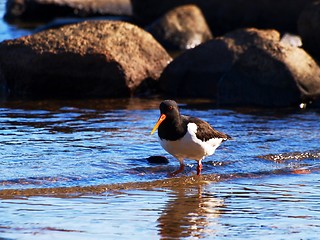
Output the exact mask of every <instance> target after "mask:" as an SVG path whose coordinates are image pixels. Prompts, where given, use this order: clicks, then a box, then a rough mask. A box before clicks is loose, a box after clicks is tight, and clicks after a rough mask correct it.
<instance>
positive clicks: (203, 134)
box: [182, 116, 231, 141]
mask: <svg viewBox="0 0 320 240" xmlns="http://www.w3.org/2000/svg"><path fill="white" fill-rule="evenodd" d="M182 119H183V120H184V121H188V122H190V123H195V124H197V126H198V128H197V132H196V136H197V138H198V139H200V140H202V141H208V140H210V139H212V138H222V139H223V140H228V139H231V137H230V136H229V135H227V134H225V133H222V132H219V131H217V130H215V129H214V128H213V127H212V126H211V125H210V124H209V123H207V122H205V121H203V120H201V119H199V118H196V117H188V116H183V117H182Z"/></svg>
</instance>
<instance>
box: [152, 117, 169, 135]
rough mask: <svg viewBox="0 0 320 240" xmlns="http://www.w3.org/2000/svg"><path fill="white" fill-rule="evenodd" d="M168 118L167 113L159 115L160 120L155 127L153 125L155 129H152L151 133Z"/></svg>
mask: <svg viewBox="0 0 320 240" xmlns="http://www.w3.org/2000/svg"><path fill="white" fill-rule="evenodd" d="M165 119H166V115H164V114H161V116H160V117H159V120H158V122H157V123H156V125H154V127H153V129H152V131H151V134H153V133H154V132H155V131H156V130H157V128H158V127H159V126H160V124H161V123H162V122H163V120H165Z"/></svg>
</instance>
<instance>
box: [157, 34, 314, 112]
mask: <svg viewBox="0 0 320 240" xmlns="http://www.w3.org/2000/svg"><path fill="white" fill-rule="evenodd" d="M279 39H280V34H279V33H278V32H277V31H275V30H257V29H242V30H237V31H234V32H231V33H228V34H226V35H225V36H223V37H221V38H218V39H215V40H211V41H209V42H207V43H204V44H202V45H200V46H198V47H196V48H194V49H192V50H188V51H187V52H185V53H184V54H182V55H180V56H179V57H178V58H176V59H175V60H174V61H173V62H171V63H170V64H169V65H168V67H167V68H166V69H165V71H164V72H163V74H162V76H161V78H160V87H161V88H162V90H163V91H164V92H165V94H166V95H169V96H170V97H196V98H203V97H204V98H213V99H215V100H217V102H218V103H219V104H221V105H240V106H242V105H259V106H293V105H296V106H297V105H298V104H299V103H300V102H301V101H307V100H314V99H316V98H317V97H318V96H319V95H320V68H319V66H318V65H317V63H316V62H315V61H314V60H313V59H312V58H311V57H310V56H309V55H308V54H307V53H306V52H305V51H304V50H302V49H300V48H297V47H292V46H290V45H288V44H281V43H280V42H279Z"/></svg>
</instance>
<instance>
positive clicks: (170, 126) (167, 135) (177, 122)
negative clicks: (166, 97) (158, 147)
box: [158, 117, 187, 141]
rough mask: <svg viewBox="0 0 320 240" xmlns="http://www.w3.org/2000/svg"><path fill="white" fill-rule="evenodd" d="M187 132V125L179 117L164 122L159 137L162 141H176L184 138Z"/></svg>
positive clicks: (160, 127)
mask: <svg viewBox="0 0 320 240" xmlns="http://www.w3.org/2000/svg"><path fill="white" fill-rule="evenodd" d="M186 131H187V125H186V124H184V122H183V121H182V119H181V117H179V118H174V119H166V120H165V121H163V122H162V124H161V125H160V126H159V130H158V135H159V137H160V138H161V139H165V140H170V141H174V140H177V139H180V138H181V137H183V136H184V134H185V133H186Z"/></svg>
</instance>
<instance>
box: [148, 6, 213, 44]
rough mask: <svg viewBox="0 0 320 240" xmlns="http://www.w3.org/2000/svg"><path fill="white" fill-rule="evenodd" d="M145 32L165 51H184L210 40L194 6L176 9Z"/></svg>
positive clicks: (204, 24)
mask: <svg viewBox="0 0 320 240" xmlns="http://www.w3.org/2000/svg"><path fill="white" fill-rule="evenodd" d="M147 30H148V31H149V32H150V33H151V34H152V35H153V36H154V37H155V38H156V39H157V40H158V41H159V42H160V43H161V44H162V45H163V46H164V47H165V48H167V49H170V50H185V49H190V48H194V47H195V46H197V45H199V44H201V43H203V42H206V41H208V40H209V39H212V35H211V32H210V29H209V27H208V25H207V23H206V20H205V19H204V17H203V15H202V12H201V10H200V9H199V8H198V7H197V6H195V5H184V6H181V7H177V8H175V9H173V10H171V11H169V12H168V13H166V14H165V15H164V16H163V17H162V18H160V19H159V20H158V21H156V22H155V23H153V24H152V25H151V26H150V27H149V28H147Z"/></svg>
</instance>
